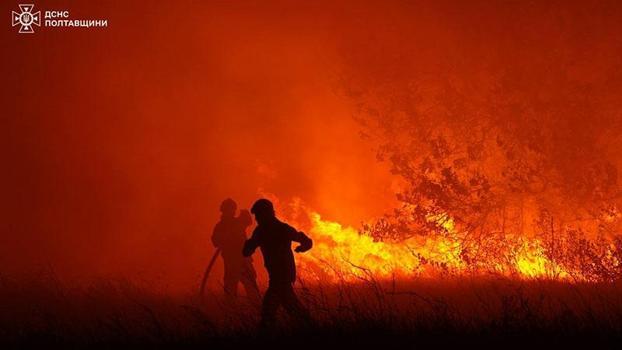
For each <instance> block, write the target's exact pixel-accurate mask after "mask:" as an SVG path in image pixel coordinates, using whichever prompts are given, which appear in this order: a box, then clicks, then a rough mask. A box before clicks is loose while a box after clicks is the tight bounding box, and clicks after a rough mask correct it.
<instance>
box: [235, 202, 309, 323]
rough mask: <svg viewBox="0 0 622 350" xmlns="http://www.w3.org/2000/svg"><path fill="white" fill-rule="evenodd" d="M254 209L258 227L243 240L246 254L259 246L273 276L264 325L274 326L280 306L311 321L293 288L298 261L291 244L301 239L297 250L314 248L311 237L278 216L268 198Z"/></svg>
mask: <svg viewBox="0 0 622 350" xmlns="http://www.w3.org/2000/svg"><path fill="white" fill-rule="evenodd" d="M251 212H252V213H253V214H254V215H255V220H256V221H257V227H256V228H255V230H254V231H253V234H252V236H251V238H250V239H249V240H247V241H246V243H245V244H244V251H243V253H244V256H251V255H252V254H253V253H254V252H255V249H257V248H258V247H259V248H260V249H261V254H262V255H263V258H264V265H265V267H266V270H268V276H269V279H270V280H269V284H268V290H267V291H266V294H265V295H264V299H263V303H262V306H261V327H262V328H263V329H270V328H272V327H273V326H274V324H275V320H276V312H277V311H278V309H279V307H280V306H283V308H284V309H285V311H287V313H288V314H289V315H290V316H292V317H293V318H296V319H298V320H299V321H303V322H305V323H307V324H308V323H309V322H310V321H311V318H310V317H309V313H308V311H307V310H306V308H305V307H304V306H303V305H302V304H301V303H300V301H299V300H298V298H297V297H296V294H295V292H294V288H293V283H294V281H295V280H296V263H295V261H294V255H293V253H292V248H291V244H292V242H298V243H300V245H298V246H297V247H296V248H295V249H294V250H295V251H296V252H298V253H301V252H306V251H307V250H309V249H311V247H312V246H313V242H312V240H311V239H310V238H309V237H307V235H305V234H304V233H302V232H299V231H298V230H296V229H295V228H293V227H291V226H289V225H288V224H286V223H284V222H281V221H280V220H279V219H277V218H276V215H275V213H274V207H273V205H272V203H271V202H270V201H269V200H267V199H259V200H258V201H256V202H255V204H253V207H252V208H251Z"/></svg>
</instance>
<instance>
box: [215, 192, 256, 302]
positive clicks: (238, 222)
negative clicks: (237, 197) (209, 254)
mask: <svg viewBox="0 0 622 350" xmlns="http://www.w3.org/2000/svg"><path fill="white" fill-rule="evenodd" d="M236 211H237V204H236V203H235V201H233V200H232V199H231V198H227V199H225V200H224V201H223V202H222V204H221V205H220V212H221V213H222V215H221V217H220V221H219V222H218V223H217V224H216V226H215V227H214V232H213V234H212V243H213V244H214V246H215V247H216V248H218V249H219V250H220V253H221V255H222V258H223V260H224V263H225V275H224V289H225V294H226V295H227V296H228V297H230V298H235V297H236V296H237V292H238V283H240V282H241V283H242V285H243V286H244V289H245V290H246V295H247V297H248V298H249V299H250V300H251V302H253V303H256V304H259V301H260V299H261V297H260V295H259V289H258V288H257V274H256V273H255V269H254V268H253V262H252V259H251V258H249V257H244V256H243V255H242V247H243V246H244V242H245V241H246V238H247V237H246V229H247V228H248V227H249V226H250V225H251V224H252V222H253V220H252V218H251V215H250V214H249V212H248V210H241V211H240V215H239V216H237V217H236V216H235V213H236Z"/></svg>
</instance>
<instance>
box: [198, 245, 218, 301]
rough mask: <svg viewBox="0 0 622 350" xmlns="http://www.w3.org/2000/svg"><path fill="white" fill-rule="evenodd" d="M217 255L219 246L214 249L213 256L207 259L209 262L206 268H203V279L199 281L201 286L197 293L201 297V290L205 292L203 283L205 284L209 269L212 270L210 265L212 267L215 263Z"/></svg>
mask: <svg viewBox="0 0 622 350" xmlns="http://www.w3.org/2000/svg"><path fill="white" fill-rule="evenodd" d="M219 255H220V248H218V249H216V251H215V252H214V256H212V259H211V260H210V261H209V264H207V268H205V272H204V273H203V280H202V281H201V288H200V289H199V295H200V296H201V297H202V296H203V292H205V285H206V284H207V277H208V276H209V273H210V271H212V267H214V264H215V263H216V259H218V256H219Z"/></svg>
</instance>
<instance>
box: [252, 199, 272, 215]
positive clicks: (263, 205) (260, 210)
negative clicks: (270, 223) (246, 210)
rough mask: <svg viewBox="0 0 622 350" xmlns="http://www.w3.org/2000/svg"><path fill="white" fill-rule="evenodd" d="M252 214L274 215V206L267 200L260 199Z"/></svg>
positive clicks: (253, 207) (254, 205)
mask: <svg viewBox="0 0 622 350" xmlns="http://www.w3.org/2000/svg"><path fill="white" fill-rule="evenodd" d="M251 213H253V214H255V215H262V214H263V215H265V214H270V215H274V206H273V205H272V202H270V201H269V200H267V199H265V198H262V199H258V200H257V201H256V202H255V204H253V206H252V208H251Z"/></svg>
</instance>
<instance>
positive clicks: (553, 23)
mask: <svg viewBox="0 0 622 350" xmlns="http://www.w3.org/2000/svg"><path fill="white" fill-rule="evenodd" d="M35 6H36V9H39V10H46V9H68V10H69V11H70V13H71V15H72V17H75V18H106V19H108V27H107V28H100V29H84V28H76V29H70V28H66V29H51V28H35V30H36V33H34V34H31V35H22V34H17V31H16V28H11V27H10V24H9V20H8V18H9V14H10V12H11V11H12V10H17V4H16V3H15V4H14V3H10V2H9V3H7V2H5V3H3V5H2V13H5V14H6V22H5V25H4V28H3V29H2V31H1V34H0V36H1V38H2V44H3V45H2V46H3V48H4V49H3V55H2V65H1V69H2V71H1V72H2V76H3V82H4V88H3V93H2V103H3V106H4V112H3V114H2V118H1V121H2V128H1V132H2V138H1V141H0V142H1V144H0V145H1V146H2V147H1V151H0V154H2V160H3V162H2V163H3V164H4V167H3V171H2V175H1V176H0V179H1V180H2V189H3V190H2V198H3V200H2V220H1V224H0V225H1V226H0V228H1V230H2V232H1V241H0V254H1V255H0V266H1V267H0V271H6V272H9V273H17V274H26V273H30V272H32V271H34V270H37V269H38V268H40V267H42V266H43V267H46V268H47V267H51V268H52V269H54V270H55V271H57V272H58V273H59V274H60V275H63V276H68V277H67V278H88V277H97V276H111V275H112V276H128V277H131V278H145V279H152V278H162V279H164V280H166V281H170V282H171V283H190V282H188V281H193V278H196V276H197V275H198V274H200V272H201V269H202V268H203V266H204V263H205V262H206V261H207V260H208V256H209V255H210V254H211V252H212V248H211V246H210V245H209V244H208V238H209V234H210V232H211V229H212V227H213V224H214V223H215V221H216V220H217V218H218V206H219V204H220V202H221V201H222V200H223V199H224V198H226V197H232V198H234V199H236V200H237V201H238V203H239V204H240V206H242V207H248V206H249V205H250V204H251V203H252V201H253V200H254V199H256V198H257V196H258V195H259V193H270V194H274V195H275V196H276V197H278V198H280V199H282V200H284V201H287V200H291V199H292V198H294V197H298V198H300V199H301V200H302V201H304V202H305V203H306V204H307V205H308V206H309V207H311V208H313V209H314V210H316V211H318V212H319V213H320V214H322V215H323V216H325V217H326V218H329V219H332V220H336V221H339V222H342V223H344V224H349V225H358V224H359V223H360V222H361V221H364V220H368V219H370V218H373V217H376V216H378V215H381V214H382V213H383V212H385V211H386V210H389V209H390V208H391V206H392V205H394V194H393V193H394V186H395V181H396V179H395V178H394V177H393V176H392V175H391V174H390V173H389V171H388V166H387V164H384V163H379V162H377V160H376V151H375V149H374V147H375V146H376V145H374V144H372V143H371V142H370V141H368V140H367V139H365V138H364V137H361V128H360V124H359V123H357V121H356V120H355V118H354V117H355V115H356V114H357V113H358V112H360V109H359V108H358V107H359V102H360V101H357V96H358V95H357V93H358V92H357V91H356V89H359V88H361V84H362V85H363V89H365V88H369V89H375V88H378V86H377V85H379V84H386V83H387V82H391V81H398V82H399V81H401V79H407V78H408V77H406V76H405V74H414V73H415V72H435V71H437V70H438V69H439V67H441V68H442V69H455V70H456V71H457V72H458V73H457V74H459V72H460V71H461V70H464V71H465V72H467V71H468V69H465V68H464V67H463V66H462V65H461V62H469V63H477V64H479V65H480V66H479V67H487V66H489V65H490V66H494V65H499V64H501V63H503V62H499V61H494V62H493V61H487V60H486V58H485V57H493V56H494V55H491V54H490V53H494V52H496V51H499V50H503V51H504V52H512V51H513V50H515V51H516V55H504V56H503V57H506V58H507V57H510V56H511V57H515V61H511V60H510V61H507V62H505V63H507V64H511V65H516V66H521V65H523V64H525V63H529V62H531V63H533V62H538V59H540V58H539V57H550V56H538V55H537V53H551V52H553V53H554V54H556V55H559V57H564V63H565V64H569V67H570V68H568V72H569V74H570V76H571V77H572V79H586V80H589V79H593V78H594V79H598V78H599V77H600V76H606V75H609V74H610V73H611V74H614V75H616V76H618V75H619V74H620V73H619V68H620V67H621V66H620V62H619V61H620V56H619V55H616V53H617V54H619V53H620V48H621V47H622V46H620V41H619V40H618V39H617V38H618V37H619V34H620V31H619V29H620V25H619V24H620V23H621V21H620V18H621V16H620V14H621V11H620V5H618V4H616V2H615V1H612V2H594V1H585V2H582V3H574V4H571V3H570V2H568V1H560V2H557V3H555V2H546V4H544V3H543V4H537V3H526V2H524V1H488V2H487V1H475V2H471V1H469V2H466V1H456V2H452V1H445V2H431V1H430V2H411V1H403V2H402V1H389V2H385V1H377V2H375V3H374V2H359V1H352V2H348V1H343V2H342V1H337V2H332V1H326V2H324V1H312V2H298V1H291V2H289V1H169V2H164V1H161V2H160V1H159V2H150V1H123V2H121V1H118V2H113V1H106V2H97V3H95V2H86V1H39V2H37V3H35ZM36 9H35V10H36ZM521 28H524V32H522V30H521ZM471 48H472V50H471ZM525 48H528V50H527V51H525ZM526 52H531V53H536V54H535V55H531V54H526ZM590 53H593V55H591V54H590ZM461 55H463V56H464V57H465V59H464V60H461V59H460V57H461ZM478 55H482V57H484V58H483V59H482V60H478V58H477V57H478ZM555 57H557V56H555ZM573 57H574V58H573ZM573 60H574V63H576V64H574V65H573V64H572V63H573ZM401 61H403V62H404V65H405V66H408V67H409V68H408V70H405V71H404V75H402V74H400V70H399V69H395V68H396V62H398V63H399V62H401ZM545 61H546V59H545ZM413 62H417V64H418V65H421V67H419V66H417V67H416V69H414V68H413V64H412V63H413ZM546 63H547V64H548V63H550V62H549V61H546ZM591 65H594V66H596V67H601V68H602V67H605V68H602V69H600V70H592V69H589V67H590V66H591ZM451 67H453V68H451ZM525 67H530V66H529V64H527V65H525ZM573 69H574V70H573ZM540 70H543V71H546V69H545V67H544V66H538V71H537V72H540V73H541V71H540ZM481 71H485V69H483V70H479V71H478V72H481ZM525 72H526V74H529V73H530V70H529V69H528V68H527V69H526V70H525ZM467 73H468V74H471V72H470V71H469V72H467ZM532 73H533V72H532ZM465 74H466V73H465ZM468 74H466V75H464V76H463V78H464V77H468V76H469V75H468ZM477 78H478V79H483V80H485V78H486V77H483V78H482V77H481V76H478V77H477ZM491 79H492V77H491ZM353 81H354V82H356V83H355V84H354V83H353ZM354 85H356V89H354V88H353V86H354ZM365 85H367V86H365ZM397 86H399V84H398V85H397ZM615 86H617V85H615ZM389 88H390V87H389ZM397 95H399V94H397ZM392 103H395V101H392ZM595 130H599V129H598V128H595ZM182 281H183V282H182Z"/></svg>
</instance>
